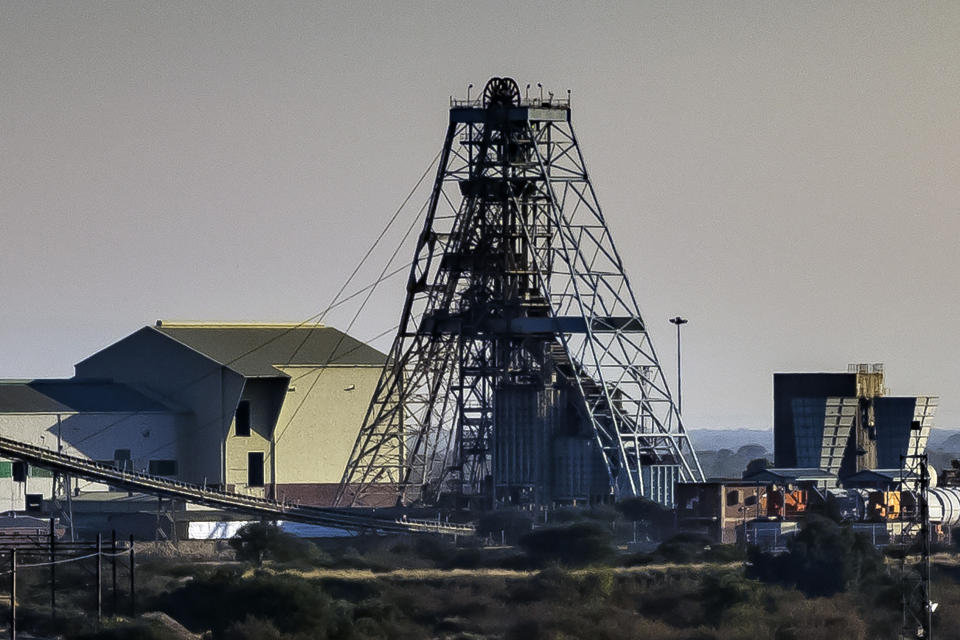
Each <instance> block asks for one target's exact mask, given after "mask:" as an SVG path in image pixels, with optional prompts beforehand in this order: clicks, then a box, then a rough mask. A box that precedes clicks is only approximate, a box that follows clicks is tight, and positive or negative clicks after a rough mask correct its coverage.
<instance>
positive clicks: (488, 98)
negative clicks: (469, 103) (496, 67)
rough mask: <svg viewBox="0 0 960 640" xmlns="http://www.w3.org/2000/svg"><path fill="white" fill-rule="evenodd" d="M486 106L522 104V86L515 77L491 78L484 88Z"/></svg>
mask: <svg viewBox="0 0 960 640" xmlns="http://www.w3.org/2000/svg"><path fill="white" fill-rule="evenodd" d="M483 106H484V107H517V106H520V87H519V86H518V85H517V82H516V81H515V80H514V79H513V78H490V80H489V81H488V82H487V86H485V87H484V88H483Z"/></svg>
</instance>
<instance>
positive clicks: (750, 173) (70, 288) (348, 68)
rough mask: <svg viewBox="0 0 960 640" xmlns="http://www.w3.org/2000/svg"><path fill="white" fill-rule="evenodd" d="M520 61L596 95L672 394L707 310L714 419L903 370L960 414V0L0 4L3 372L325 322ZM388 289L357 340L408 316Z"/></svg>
mask: <svg viewBox="0 0 960 640" xmlns="http://www.w3.org/2000/svg"><path fill="white" fill-rule="evenodd" d="M493 75H511V76H514V77H515V78H516V79H517V80H518V82H520V84H521V86H523V85H525V84H526V83H528V82H529V83H533V84H534V86H535V85H536V83H537V82H542V83H543V84H544V86H545V87H547V88H550V89H553V90H555V91H556V92H557V93H560V92H563V91H565V90H566V89H567V88H569V89H571V90H572V91H573V123H574V127H575V129H576V131H577V134H578V136H579V138H580V142H581V145H582V148H583V151H584V154H585V156H586V160H587V164H588V168H589V171H590V173H591V176H592V178H593V181H594V185H595V187H596V189H597V192H598V195H599V198H600V202H601V205H602V207H603V209H604V212H605V215H606V216H607V219H608V221H609V225H610V227H611V228H612V231H613V235H614V239H615V241H616V242H617V244H618V247H619V249H620V251H621V253H622V254H623V255H624V260H625V264H626V268H627V272H628V275H629V276H630V277H631V280H632V282H633V285H634V288H635V290H636V292H637V296H638V298H639V300H640V305H641V309H642V311H643V313H644V316H645V318H646V320H647V323H648V325H649V327H650V330H651V333H652V336H653V340H654V343H655V345H656V346H657V350H658V352H659V354H660V356H661V358H662V359H663V360H664V361H665V369H666V373H667V375H668V377H669V379H671V380H672V379H673V376H674V375H675V369H674V366H673V356H674V348H675V346H674V334H673V327H672V325H670V324H668V322H667V318H669V317H671V316H673V315H675V314H678V313H679V314H682V315H684V316H686V317H687V318H689V319H690V323H689V324H688V325H686V327H685V328H684V410H685V411H684V413H685V418H686V423H687V424H688V426H692V427H738V426H743V427H753V428H756V427H768V426H769V425H770V423H771V414H772V379H771V374H772V373H773V372H774V371H806V370H846V365H847V363H851V362H884V363H885V364H886V368H887V384H888V386H889V387H890V388H891V391H892V392H893V393H894V394H897V393H899V394H917V393H920V394H933V395H939V396H940V397H941V407H940V412H939V415H938V420H937V423H938V424H939V425H940V426H945V427H960V375H958V358H957V356H958V353H960V333H958V331H957V329H956V325H957V320H958V316H960V298H958V292H960V249H958V237H960V3H956V2H944V3H936V2H924V3H918V2H903V3H894V2H885V3H874V2H870V3H867V2H863V3H837V2H821V3H812V2H803V3H798V2H782V3H778V2H770V1H764V2H757V3H750V2H736V3H734V2H730V3H720V2H702V3H681V2H676V1H670V2H662V3H639V2H629V3H623V4H620V5H615V4H611V3H606V2H604V3H596V4H588V3H581V2H577V3H572V2H571V3H557V4H552V3H546V4H539V3H531V2H524V3H518V2H503V3H494V2H470V3H440V2H437V3H408V2H403V3H387V2H383V3H368V4H364V3H358V2H347V3H342V4H340V3H328V2H304V3H296V4H288V3H274V2H269V3H249V4H246V3H232V2H231V3H212V2H208V3H193V2H182V3H167V2H151V3H133V2H122V3H118V2H115V3H91V2H62V3H50V2H47V3H40V2H16V3H13V2H7V1H4V2H0V141H2V146H0V376H3V377H18V378H20V377H35V376H37V377H38V376H68V375H71V374H72V372H73V369H72V365H73V363H75V362H77V361H79V360H81V359H82V358H84V357H86V356H87V355H89V354H91V353H93V352H94V351H96V350H97V349H99V348H101V347H103V346H105V345H106V344H109V343H111V342H113V341H115V340H117V339H119V338H121V337H122V336H124V335H126V334H128V333H130V332H132V331H134V330H136V329H137V328H139V327H140V326H142V325H144V324H149V323H152V322H153V321H154V320H155V319H157V318H166V319H216V320H292V321H299V320H303V319H305V318H307V317H309V316H311V315H313V314H314V313H316V312H317V311H319V310H321V309H322V308H324V306H325V305H326V304H327V303H328V302H329V301H330V299H331V298H332V296H333V294H334V293H335V292H336V290H337V289H338V288H339V287H340V285H341V284H342V283H343V281H344V279H345V277H346V276H347V275H348V274H349V272H350V271H351V269H352V268H353V266H354V264H355V263H356V262H357V260H358V259H359V257H360V255H361V254H362V253H363V251H365V250H366V248H367V247H368V246H369V245H370V243H371V242H372V240H373V238H374V237H375V236H376V234H377V233H378V231H379V230H380V228H381V227H382V226H383V224H384V222H385V221H386V220H387V219H388V218H389V216H390V215H391V214H392V213H393V211H394V210H396V208H397V207H398V205H399V204H400V202H401V201H402V200H403V198H404V196H405V195H406V193H407V191H408V190H409V189H410V188H411V187H412V185H413V184H414V183H415V182H416V180H417V178H418V177H419V176H420V174H421V172H422V171H423V170H424V168H425V167H426V166H427V164H428V162H429V160H430V158H432V157H433V155H434V154H435V153H436V152H437V151H438V150H439V147H440V145H441V143H442V139H443V134H444V130H445V127H446V121H447V105H448V103H447V100H448V97H449V96H450V95H451V94H453V95H462V94H463V93H464V92H465V91H466V86H467V84H468V83H470V82H472V83H474V84H475V85H476V86H477V87H480V86H482V84H483V83H484V82H485V81H486V80H487V78H489V77H490V76H493ZM476 90H477V89H475V91H476ZM421 203H422V198H420V197H419V196H418V198H415V199H414V201H412V202H411V205H412V206H411V208H410V210H409V211H406V210H405V212H404V213H403V214H402V216H401V222H402V223H403V225H404V227H405V226H406V224H408V223H409V222H410V220H411V219H412V216H414V215H415V213H416V208H417V207H418V206H419V205H420V204H421ZM401 231H402V229H401ZM390 237H391V238H394V237H396V236H395V234H393V233H392V232H391V236H390ZM392 248H393V247H392V246H386V247H385V248H384V249H383V250H381V251H378V252H377V254H376V255H377V256H378V260H379V262H378V264H377V265H376V267H377V268H379V266H382V264H383V262H384V261H385V260H386V258H387V256H388V254H389V252H390V250H392ZM409 255H410V251H406V253H405V254H404V257H407V256H409ZM374 271H376V269H372V270H368V271H366V272H365V274H363V275H365V276H366V279H365V280H362V281H361V280H358V281H357V284H358V285H362V284H365V283H366V282H369V281H370V278H371V275H370V274H372V273H373V272H374ZM384 287H385V288H384V289H383V290H382V291H381V290H378V291H377V292H376V293H375V295H374V297H373V299H372V302H371V305H370V306H369V307H368V308H367V312H366V313H365V314H364V315H363V316H362V317H361V319H360V320H359V321H358V322H357V324H356V325H355V327H354V329H353V333H354V334H355V335H356V336H357V337H359V338H369V337H371V336H373V335H376V334H377V333H380V332H381V331H383V330H384V329H387V328H389V327H390V326H392V325H393V324H394V323H395V321H396V317H397V315H398V313H399V305H400V301H401V299H402V291H401V289H402V279H395V280H392V281H390V282H387V283H385V285H384ZM349 320H350V315H349V314H347V315H340V316H339V317H337V318H331V319H329V320H328V323H330V324H334V325H335V326H339V327H341V328H343V327H346V326H347V323H349ZM378 344H379V346H381V347H383V346H384V343H383V341H381V342H380V343H378Z"/></svg>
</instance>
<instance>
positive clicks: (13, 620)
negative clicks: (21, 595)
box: [10, 549, 17, 640]
mask: <svg viewBox="0 0 960 640" xmlns="http://www.w3.org/2000/svg"><path fill="white" fill-rule="evenodd" d="M10 640H17V550H16V549H10Z"/></svg>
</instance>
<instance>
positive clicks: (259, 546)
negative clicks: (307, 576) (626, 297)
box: [230, 522, 320, 567]
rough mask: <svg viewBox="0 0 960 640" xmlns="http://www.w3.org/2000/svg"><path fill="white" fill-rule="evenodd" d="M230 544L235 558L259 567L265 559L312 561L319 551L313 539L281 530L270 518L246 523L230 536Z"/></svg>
mask: <svg viewBox="0 0 960 640" xmlns="http://www.w3.org/2000/svg"><path fill="white" fill-rule="evenodd" d="M230 547H231V548H232V549H233V550H234V552H235V553H236V555H237V560H241V561H243V562H252V563H253V564H255V565H257V566H258V567H259V566H262V565H263V561H264V560H276V561H278V562H291V561H296V560H301V561H313V560H315V559H316V558H317V557H318V556H319V555H320V554H319V553H318V549H317V548H316V546H315V545H314V544H313V543H311V542H309V541H307V540H304V539H302V538H298V537H296V536H294V535H291V534H289V533H285V532H283V531H282V530H281V529H280V527H278V526H277V525H276V524H274V523H272V522H251V523H250V524H245V525H244V526H242V527H240V530H239V531H237V533H236V535H234V536H233V537H232V538H230Z"/></svg>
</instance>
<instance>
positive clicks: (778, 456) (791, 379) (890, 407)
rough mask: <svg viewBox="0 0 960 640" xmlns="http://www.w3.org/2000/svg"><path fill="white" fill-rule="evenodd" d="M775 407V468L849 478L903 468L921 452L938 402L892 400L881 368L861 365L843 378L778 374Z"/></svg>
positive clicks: (840, 376)
mask: <svg viewBox="0 0 960 640" xmlns="http://www.w3.org/2000/svg"><path fill="white" fill-rule="evenodd" d="M773 405H774V409H773V428H774V458H775V461H774V464H775V466H776V467H790V468H808V469H824V470H827V471H830V472H831V473H834V474H836V475H837V476H839V477H841V478H844V477H846V476H849V475H852V474H854V473H857V472H858V471H862V470H864V469H878V468H879V469H895V468H899V467H900V456H901V455H904V454H907V453H913V452H921V451H923V449H924V448H925V447H926V441H927V436H928V435H929V433H930V427H931V425H932V422H933V415H934V412H935V410H936V398H932V397H927V396H919V397H890V396H888V395H887V390H886V389H885V388H884V386H883V366H882V365H879V364H874V365H863V364H861V365H851V366H850V368H849V370H848V371H847V372H846V373H776V374H774V376H773ZM914 422H916V423H917V427H918V428H917V429H913V430H912V429H911V425H912V424H913V423H914Z"/></svg>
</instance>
